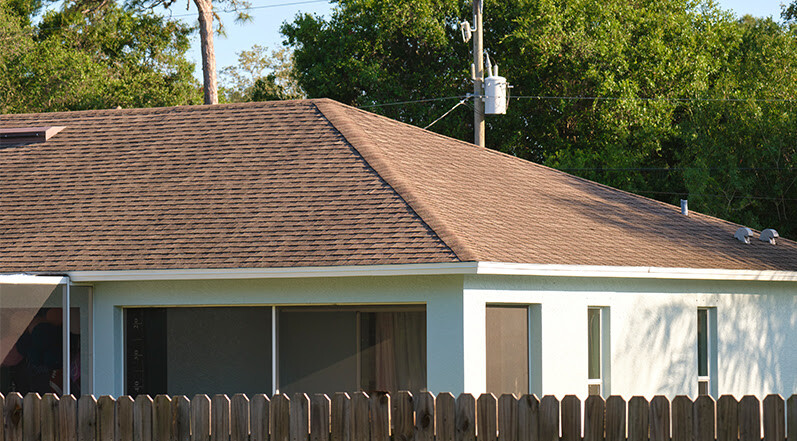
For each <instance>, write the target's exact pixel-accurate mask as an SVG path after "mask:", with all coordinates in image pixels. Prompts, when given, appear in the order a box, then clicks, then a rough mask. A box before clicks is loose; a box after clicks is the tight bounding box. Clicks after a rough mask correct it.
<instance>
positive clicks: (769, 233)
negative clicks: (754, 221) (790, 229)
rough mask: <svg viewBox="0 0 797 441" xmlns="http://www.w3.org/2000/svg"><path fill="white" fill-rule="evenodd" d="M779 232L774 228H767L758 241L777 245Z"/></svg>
mask: <svg viewBox="0 0 797 441" xmlns="http://www.w3.org/2000/svg"><path fill="white" fill-rule="evenodd" d="M778 237H780V236H778V232H777V231H775V230H773V229H772V228H767V229H766V230H764V231H762V232H761V236H759V237H758V240H761V241H764V242H769V243H771V244H772V245H775V244H776V242H777V240H776V239H777V238H778Z"/></svg>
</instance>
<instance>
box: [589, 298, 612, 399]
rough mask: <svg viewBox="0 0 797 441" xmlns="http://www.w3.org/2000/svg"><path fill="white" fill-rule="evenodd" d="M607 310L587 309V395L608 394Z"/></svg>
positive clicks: (601, 308) (600, 308) (604, 308)
mask: <svg viewBox="0 0 797 441" xmlns="http://www.w3.org/2000/svg"><path fill="white" fill-rule="evenodd" d="M609 342H610V341H609V308H608V307H595V306H591V307H589V308H587V390H588V393H589V395H606V394H608V392H609V391H608V384H609V381H608V380H609V357H610V353H611V352H610V350H609Z"/></svg>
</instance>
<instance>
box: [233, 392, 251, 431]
mask: <svg viewBox="0 0 797 441" xmlns="http://www.w3.org/2000/svg"><path fill="white" fill-rule="evenodd" d="M230 441H249V397H247V396H246V395H244V394H235V395H233V397H232V399H231V400H230Z"/></svg>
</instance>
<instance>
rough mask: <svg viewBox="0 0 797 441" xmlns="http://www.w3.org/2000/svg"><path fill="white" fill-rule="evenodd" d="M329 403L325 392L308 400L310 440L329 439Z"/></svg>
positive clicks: (321, 440) (324, 440)
mask: <svg viewBox="0 0 797 441" xmlns="http://www.w3.org/2000/svg"><path fill="white" fill-rule="evenodd" d="M329 404H330V402H329V397H328V396H326V395H325V394H315V395H313V398H312V399H311V400H310V441H329Z"/></svg>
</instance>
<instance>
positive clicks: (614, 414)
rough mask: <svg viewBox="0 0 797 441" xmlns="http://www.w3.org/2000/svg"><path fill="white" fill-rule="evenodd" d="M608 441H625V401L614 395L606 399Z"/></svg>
mask: <svg viewBox="0 0 797 441" xmlns="http://www.w3.org/2000/svg"><path fill="white" fill-rule="evenodd" d="M605 429H606V441H625V400H624V399H623V397H619V396H617V395H612V396H610V397H609V398H607V399H606V423H605Z"/></svg>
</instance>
